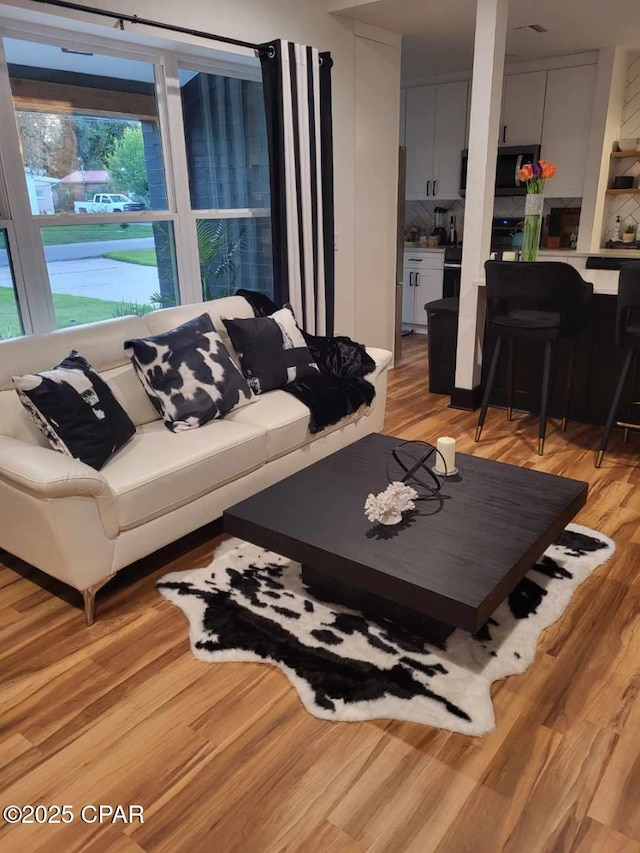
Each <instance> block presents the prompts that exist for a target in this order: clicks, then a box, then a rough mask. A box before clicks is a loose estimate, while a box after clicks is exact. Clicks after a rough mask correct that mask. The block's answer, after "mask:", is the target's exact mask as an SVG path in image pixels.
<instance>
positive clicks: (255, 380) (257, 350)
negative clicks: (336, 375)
mask: <svg viewBox="0 0 640 853" xmlns="http://www.w3.org/2000/svg"><path fill="white" fill-rule="evenodd" d="M223 322H224V324H225V326H226V327H227V332H228V333H229V337H230V338H231V343H232V344H233V346H234V348H235V350H236V352H237V353H238V356H239V358H240V365H241V367H242V372H243V373H244V375H245V376H246V378H247V382H248V383H249V386H250V388H251V390H252V391H253V392H254V393H256V394H264V393H266V392H267V391H273V390H274V389H275V388H284V387H285V385H287V384H288V383H289V382H294V381H295V380H297V379H304V378H306V377H308V376H317V375H318V373H319V371H318V365H317V364H316V363H315V362H314V360H313V356H312V355H311V353H310V352H309V348H308V347H307V344H306V343H305V339H304V337H303V335H302V332H301V331H300V329H299V328H298V325H297V323H296V320H295V317H294V316H293V312H292V311H291V309H290V308H287V307H285V308H281V309H280V310H279V311H275V312H274V313H273V314H271V316H270V317H254V318H251V319H243V320H224V319H223Z"/></svg>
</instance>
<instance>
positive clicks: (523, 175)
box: [518, 163, 533, 183]
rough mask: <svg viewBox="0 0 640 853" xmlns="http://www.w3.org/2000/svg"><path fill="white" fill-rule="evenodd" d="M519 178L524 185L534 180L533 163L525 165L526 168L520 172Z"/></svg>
mask: <svg viewBox="0 0 640 853" xmlns="http://www.w3.org/2000/svg"><path fill="white" fill-rule="evenodd" d="M518 178H519V179H520V181H521V182H522V183H525V182H526V181H530V180H531V178H533V166H532V165H531V163H525V164H524V166H523V167H522V168H521V169H520V170H519V172H518Z"/></svg>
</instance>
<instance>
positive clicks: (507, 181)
mask: <svg viewBox="0 0 640 853" xmlns="http://www.w3.org/2000/svg"><path fill="white" fill-rule="evenodd" d="M468 159H469V151H468V150H465V151H463V152H462V166H461V169H460V195H461V196H464V195H466V192H467V162H468ZM539 159H540V146H539V145H514V146H511V147H509V148H498V163H497V168H496V195H497V196H507V195H525V194H526V192H527V187H526V185H525V184H521V183H520V179H519V178H518V172H519V171H520V169H521V168H522V166H524V164H525V163H533V162H534V160H539Z"/></svg>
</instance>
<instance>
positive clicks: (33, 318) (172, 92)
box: [0, 14, 271, 335]
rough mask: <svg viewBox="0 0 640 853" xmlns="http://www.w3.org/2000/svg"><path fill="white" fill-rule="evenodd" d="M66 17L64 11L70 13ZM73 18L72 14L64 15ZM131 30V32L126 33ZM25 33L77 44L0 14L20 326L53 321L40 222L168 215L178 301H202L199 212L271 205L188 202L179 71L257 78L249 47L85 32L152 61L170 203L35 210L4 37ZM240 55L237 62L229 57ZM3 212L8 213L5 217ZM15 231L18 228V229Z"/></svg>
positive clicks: (91, 43) (242, 213)
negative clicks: (115, 209) (116, 209)
mask: <svg viewBox="0 0 640 853" xmlns="http://www.w3.org/2000/svg"><path fill="white" fill-rule="evenodd" d="M67 20H69V19H67ZM69 23H70V24H71V23H72V20H69ZM126 36H127V37H129V36H130V33H128V32H127V33H126ZM5 38H10V39H22V40H25V41H31V42H36V43H42V44H51V45H55V46H58V47H69V48H71V49H73V50H77V36H75V37H74V36H71V35H70V34H69V32H68V31H66V30H65V29H63V28H55V27H49V26H47V27H46V28H45V27H44V26H43V25H40V24H31V23H26V22H21V21H12V20H11V19H10V18H7V17H6V16H5V15H4V14H3V15H0V110H2V111H3V112H4V113H5V115H11V116H12V119H11V120H9V121H6V122H2V123H0V227H3V228H5V229H6V232H7V241H8V245H9V249H10V252H11V259H12V266H13V273H14V282H15V289H16V295H17V298H18V303H19V309H20V314H21V318H22V323H23V327H24V333H25V335H26V334H32V333H39V332H47V331H52V330H54V329H55V328H57V324H56V317H55V310H54V306H53V297H52V291H51V286H50V283H49V274H48V269H47V263H46V257H45V249H44V245H43V242H42V238H41V233H40V228H41V227H44V226H46V227H48V228H50V227H56V226H65V225H67V226H68V225H82V224H85V223H91V224H95V225H98V224H102V223H105V222H106V223H119V222H128V223H135V222H154V221H155V222H160V221H162V222H167V221H169V222H171V223H172V227H173V239H174V249H175V265H176V271H177V276H178V282H177V284H178V291H179V295H180V302H181V303H182V304H189V303H198V302H202V301H203V295H202V288H201V282H200V262H199V257H198V243H197V232H196V223H197V221H198V220H199V219H233V218H236V219H240V218H254V217H270V216H271V210H270V209H269V208H231V209H224V210H217V209H207V210H196V209H192V208H191V198H190V189H189V177H188V168H187V152H186V139H185V133H184V121H183V113H182V99H181V94H180V81H179V73H180V69H181V68H186V69H188V70H190V71H197V72H201V73H206V74H222V75H224V76H228V77H236V78H240V79H247V80H255V81H261V80H262V75H261V71H260V68H259V66H258V65H257V64H256V65H254V64H253V63H246V64H245V62H246V60H245V61H244V62H243V61H242V60H241V59H240V58H241V57H250V56H251V51H249V50H245V49H241V50H237V51H230V50H225V51H224V54H225V57H226V58H224V59H223V58H221V57H220V55H219V54H220V53H221V51H220V49H216V48H212V47H209V48H205V47H199V46H195V45H193V44H191V43H185V42H180V41H177V40H176V41H175V42H174V45H175V46H173V45H172V46H171V47H165V46H164V45H163V46H155V45H153V46H152V45H148V44H141V43H140V42H135V41H123V40H122V39H121V37H119V35H114V36H113V37H108V36H103V35H92V34H85V33H83V39H82V41H83V46H85V45H86V47H88V48H89V49H91V50H93V51H94V52H96V53H102V54H104V55H107V56H112V57H117V58H125V59H133V60H137V61H141V62H146V63H152V64H153V67H154V77H155V95H156V104H157V110H158V123H159V127H160V139H161V145H162V156H163V163H164V175H165V184H166V195H167V208H166V209H164V210H154V211H151V210H144V211H132V212H130V213H107V214H58V213H56V214H33V213H32V212H31V206H30V202H29V196H28V190H27V184H26V181H25V180H24V164H23V160H22V155H21V152H20V139H19V134H18V127H17V121H16V112H15V108H14V104H13V97H12V93H11V85H10V78H9V72H8V65H7V61H6V56H5V50H4V39H5ZM234 54H235V55H237V56H238V57H239V60H238V62H237V63H235V62H233V61H232V60H231V59H230V58H228V57H230V56H232V55H234ZM3 217H5V218H3ZM18 235H19V236H18Z"/></svg>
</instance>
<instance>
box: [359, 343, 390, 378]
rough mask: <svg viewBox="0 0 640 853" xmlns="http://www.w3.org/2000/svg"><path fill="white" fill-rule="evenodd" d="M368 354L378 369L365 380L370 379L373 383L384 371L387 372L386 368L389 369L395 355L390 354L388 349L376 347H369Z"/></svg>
mask: <svg viewBox="0 0 640 853" xmlns="http://www.w3.org/2000/svg"><path fill="white" fill-rule="evenodd" d="M367 353H368V354H369V355H370V356H371V358H372V359H373V360H374V361H375V363H376V369H375V370H374V371H373V372H372V373H370V374H369V375H368V376H365V379H369V380H370V381H371V382H373V381H374V380H375V378H376V377H377V376H379V374H380V373H381V372H382V371H383V370H386V368H388V367H389V365H390V364H391V359H392V357H393V354H392V353H390V352H389V350H388V349H378V348H376V347H367Z"/></svg>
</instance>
